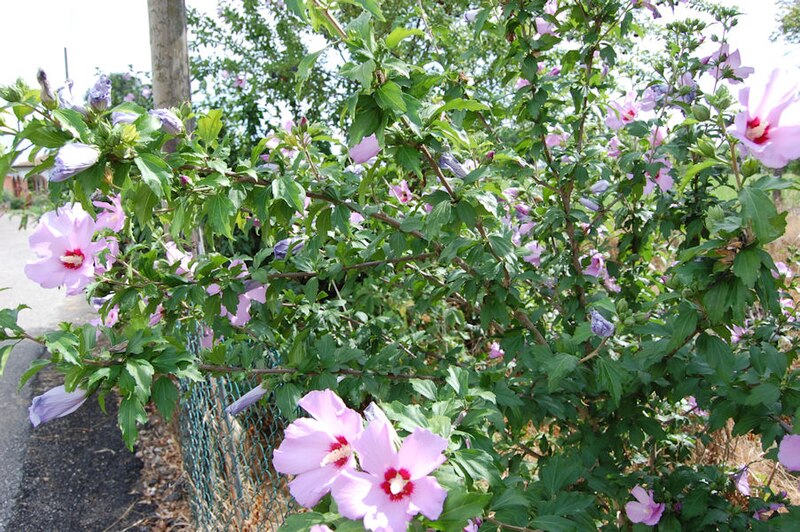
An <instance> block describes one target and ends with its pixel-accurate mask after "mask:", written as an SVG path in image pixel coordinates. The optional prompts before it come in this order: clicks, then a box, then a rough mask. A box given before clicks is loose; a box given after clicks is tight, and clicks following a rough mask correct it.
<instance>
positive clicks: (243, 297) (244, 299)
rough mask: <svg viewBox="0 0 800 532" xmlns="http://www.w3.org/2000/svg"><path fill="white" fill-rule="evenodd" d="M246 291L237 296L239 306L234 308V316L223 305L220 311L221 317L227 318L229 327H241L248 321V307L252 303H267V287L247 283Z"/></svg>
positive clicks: (250, 282) (251, 282)
mask: <svg viewBox="0 0 800 532" xmlns="http://www.w3.org/2000/svg"><path fill="white" fill-rule="evenodd" d="M245 287H246V288H247V291H246V292H244V293H243V294H239V304H238V305H237V306H236V314H235V315H234V314H231V313H230V312H228V309H227V308H226V307H225V305H222V308H221V309H220V315H221V316H222V317H226V316H227V317H228V319H229V320H230V322H231V325H233V326H235V327H243V326H244V325H246V324H247V323H248V322H249V321H250V307H251V306H252V303H253V301H257V302H258V303H262V304H263V303H266V301H267V287H266V285H263V284H260V283H258V282H256V281H248V283H246V284H245Z"/></svg>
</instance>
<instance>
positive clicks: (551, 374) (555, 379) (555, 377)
mask: <svg viewBox="0 0 800 532" xmlns="http://www.w3.org/2000/svg"><path fill="white" fill-rule="evenodd" d="M578 360H579V359H578V357H576V356H575V355H570V354H568V353H557V354H556V355H555V356H554V357H553V358H551V359H550V360H548V361H547V362H545V364H544V369H545V372H546V373H547V386H548V388H549V389H550V391H553V390H555V389H556V387H557V386H558V383H559V382H561V379H563V378H564V377H566V376H567V375H569V374H570V373H572V371H573V370H574V369H575V368H576V367H577V366H578Z"/></svg>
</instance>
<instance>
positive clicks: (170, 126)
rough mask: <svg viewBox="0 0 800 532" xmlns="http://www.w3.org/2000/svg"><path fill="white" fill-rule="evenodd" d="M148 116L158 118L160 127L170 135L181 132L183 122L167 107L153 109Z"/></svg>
mask: <svg viewBox="0 0 800 532" xmlns="http://www.w3.org/2000/svg"><path fill="white" fill-rule="evenodd" d="M150 116H154V117H155V118H158V119H159V120H160V121H161V129H163V130H164V131H165V132H167V133H169V134H170V135H180V134H181V133H183V122H181V119H180V118H178V117H177V116H176V115H175V113H173V112H172V111H170V110H169V109H154V110H152V111H150Z"/></svg>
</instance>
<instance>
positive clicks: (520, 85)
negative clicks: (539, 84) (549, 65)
mask: <svg viewBox="0 0 800 532" xmlns="http://www.w3.org/2000/svg"><path fill="white" fill-rule="evenodd" d="M530 84H531V82H530V81H528V80H527V79H525V78H518V79H517V82H516V83H515V84H514V88H515V89H517V90H519V89H521V88H523V87H527V86H528V85H530Z"/></svg>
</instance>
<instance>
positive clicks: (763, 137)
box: [744, 117, 769, 146]
mask: <svg viewBox="0 0 800 532" xmlns="http://www.w3.org/2000/svg"><path fill="white" fill-rule="evenodd" d="M744 135H745V137H747V138H748V139H750V140H752V141H753V142H755V143H756V144H758V145H759V146H761V145H762V144H764V143H765V142H767V141H768V140H769V124H768V123H766V122H764V123H763V124H762V123H761V119H760V118H758V117H756V118H752V119H750V120H748V121H747V131H745V134H744Z"/></svg>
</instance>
